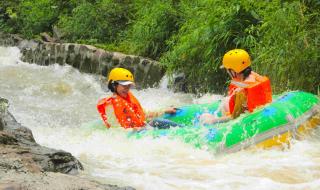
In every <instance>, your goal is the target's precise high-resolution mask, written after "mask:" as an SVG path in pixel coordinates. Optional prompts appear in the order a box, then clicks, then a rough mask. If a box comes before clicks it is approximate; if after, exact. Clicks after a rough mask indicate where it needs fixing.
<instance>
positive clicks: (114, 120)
mask: <svg viewBox="0 0 320 190" xmlns="http://www.w3.org/2000/svg"><path fill="white" fill-rule="evenodd" d="M133 85H134V77H133V74H132V73H131V72H130V71H129V70H127V69H124V68H114V69H112V70H111V71H110V73H109V76H108V88H109V89H110V90H111V92H113V95H112V96H110V97H108V98H103V99H101V100H100V101H99V102H98V104H97V109H98V111H99V113H100V115H101V118H102V120H103V121H104V123H105V125H106V127H108V128H110V127H111V124H112V125H116V126H121V127H123V128H141V127H144V126H145V125H146V119H147V118H151V117H156V116H158V115H160V114H162V113H157V112H154V113H149V114H147V115H146V114H145V113H144V111H143V109H142V107H141V105H140V103H139V101H138V100H137V99H136V97H135V96H134V95H133V94H132V93H131V92H130V88H131V86H133ZM174 112H175V109H168V110H166V111H165V113H174Z"/></svg>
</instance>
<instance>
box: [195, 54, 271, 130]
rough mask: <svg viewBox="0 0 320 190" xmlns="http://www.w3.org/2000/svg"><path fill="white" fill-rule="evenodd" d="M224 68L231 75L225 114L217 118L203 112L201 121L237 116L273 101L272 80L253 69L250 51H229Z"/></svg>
mask: <svg viewBox="0 0 320 190" xmlns="http://www.w3.org/2000/svg"><path fill="white" fill-rule="evenodd" d="M222 63H223V65H222V66H221V67H222V68H225V69H226V70H227V73H228V74H229V76H230V77H231V83H230V86H229V92H228V97H227V98H226V100H225V101H224V102H225V103H224V116H223V117H221V118H216V117H214V116H213V115H211V114H207V113H206V114H202V115H201V116H200V121H201V122H202V123H204V124H212V123H216V122H221V121H226V120H229V119H234V118H237V117H238V116H239V115H240V114H241V113H243V112H245V111H246V110H248V111H249V112H252V111H253V110H254V109H255V108H256V107H259V106H262V105H265V104H266V103H269V102H271V101H272V93H271V85H270V80H269V79H268V78H267V77H265V76H260V75H259V74H257V73H255V72H253V71H252V69H251V67H250V65H251V60H250V56H249V54H248V52H246V51H245V50H243V49H234V50H230V51H228V52H227V53H226V54H225V55H224V56H223V61H222Z"/></svg>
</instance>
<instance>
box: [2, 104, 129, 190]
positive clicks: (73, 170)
mask: <svg viewBox="0 0 320 190" xmlns="http://www.w3.org/2000/svg"><path fill="white" fill-rule="evenodd" d="M8 105H9V104H8V101H7V100H6V99H3V98H0V121H1V130H0V158H1V159H0V179H1V180H0V189H24V190H25V189H49V190H51V189H52V190H60V189H61V190H64V189H79V190H81V189H101V190H132V189H133V188H132V187H118V186H116V185H108V184H107V185H105V184H100V183H97V182H94V181H91V180H88V179H84V178H81V177H78V176H76V175H77V174H78V173H79V171H80V170H83V167H82V164H81V163H80V162H79V161H78V160H77V159H76V158H75V157H73V156H72V155H71V154H70V153H68V152H65V151H62V150H55V149H51V148H47V147H44V146H41V145H39V144H37V143H36V141H35V140H34V138H33V135H32V132H31V130H29V129H28V128H26V127H23V126H22V125H21V124H20V123H18V122H17V121H16V119H15V118H14V117H13V115H11V113H10V112H8ZM66 174H72V175H66Z"/></svg>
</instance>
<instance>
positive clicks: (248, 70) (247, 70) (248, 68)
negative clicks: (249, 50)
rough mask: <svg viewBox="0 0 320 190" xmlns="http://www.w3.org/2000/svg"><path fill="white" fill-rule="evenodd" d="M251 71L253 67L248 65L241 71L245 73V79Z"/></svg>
mask: <svg viewBox="0 0 320 190" xmlns="http://www.w3.org/2000/svg"><path fill="white" fill-rule="evenodd" d="M251 71H252V69H251V67H247V68H246V69H245V70H243V71H242V72H241V73H242V74H243V77H244V79H246V78H247V77H248V76H249V75H250V74H251Z"/></svg>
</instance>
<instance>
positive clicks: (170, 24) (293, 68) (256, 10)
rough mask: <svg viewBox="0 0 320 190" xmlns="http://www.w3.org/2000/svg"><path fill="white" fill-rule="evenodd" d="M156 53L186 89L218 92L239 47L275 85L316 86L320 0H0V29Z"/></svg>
mask: <svg viewBox="0 0 320 190" xmlns="http://www.w3.org/2000/svg"><path fill="white" fill-rule="evenodd" d="M57 29H58V31H59V32H60V33H62V34H63V37H62V40H64V41H68V42H78V43H89V44H93V45H96V46H98V47H102V48H106V49H108V50H116V51H122V52H124V53H131V54H137V55H141V56H146V57H150V58H152V59H156V60H159V61H160V62H161V64H162V65H163V66H164V67H166V69H167V71H168V73H170V74H174V73H183V74H184V75H185V77H186V81H187V89H188V90H189V91H192V92H207V91H211V92H223V91H224V89H225V87H226V85H225V83H226V82H227V80H228V77H227V75H226V73H225V72H224V71H223V70H220V69H218V68H219V65H221V58H222V56H223V54H224V53H225V52H226V51H228V50H230V49H233V48H243V49H246V50H247V51H248V52H249V53H250V54H251V56H252V60H253V69H254V70H256V71H257V72H259V73H261V74H264V75H267V76H269V77H270V78H271V81H272V85H273V89H274V91H275V92H277V93H278V92H282V91H285V90H288V89H290V90H295V89H299V90H306V91H311V92H314V93H319V90H320V66H318V64H319V62H320V53H319V52H320V51H319V49H320V1H319V0H294V1H285V0H277V1H276V0H274V1H254V0H241V1H238V0H229V1H224V0H70V1H64V0H11V1H0V30H2V31H5V32H10V33H20V34H22V35H24V36H25V37H28V38H34V37H37V36H38V35H39V34H40V33H42V32H47V33H49V34H51V35H53V34H54V33H55V32H54V31H55V30H57Z"/></svg>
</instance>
